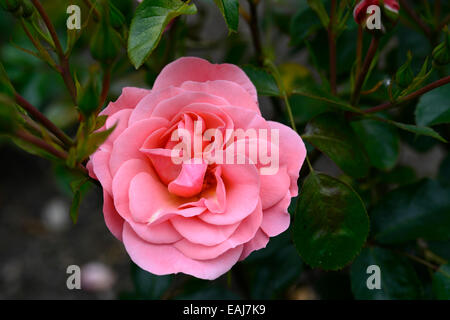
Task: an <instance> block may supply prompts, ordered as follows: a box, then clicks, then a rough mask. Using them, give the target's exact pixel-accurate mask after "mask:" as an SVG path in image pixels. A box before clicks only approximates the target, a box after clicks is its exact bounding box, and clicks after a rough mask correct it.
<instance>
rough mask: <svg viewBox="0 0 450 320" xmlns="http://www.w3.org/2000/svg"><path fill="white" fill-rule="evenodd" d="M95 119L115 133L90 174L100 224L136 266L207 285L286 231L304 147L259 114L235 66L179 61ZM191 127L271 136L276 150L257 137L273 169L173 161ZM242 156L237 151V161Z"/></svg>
mask: <svg viewBox="0 0 450 320" xmlns="http://www.w3.org/2000/svg"><path fill="white" fill-rule="evenodd" d="M102 114H105V115H108V119H107V121H106V124H105V127H106V128H110V127H112V126H113V125H115V124H117V127H116V129H115V130H114V131H113V133H112V134H111V136H110V137H109V138H108V139H107V141H106V142H105V143H104V144H103V145H102V146H101V147H100V148H99V149H98V150H97V151H96V152H95V153H94V154H93V155H92V156H91V158H90V161H89V163H88V169H89V172H90V175H91V176H92V177H93V178H95V179H98V180H99V181H100V183H101V185H102V187H103V196H104V204H103V213H104V218H105V222H106V225H107V226H108V228H109V229H110V231H111V232H112V233H113V234H114V235H115V236H116V238H118V239H119V240H121V241H123V243H124V245H125V249H126V251H127V252H128V254H129V255H130V257H131V259H132V260H133V261H134V262H135V263H136V264H137V265H139V266H140V267H141V268H142V269H144V270H147V271H149V272H151V273H153V274H156V275H166V274H171V273H178V272H182V273H186V274H190V275H193V276H195V277H198V278H202V279H215V278H217V277H219V276H221V275H222V274H224V273H226V272H227V271H228V270H229V269H230V268H231V267H232V266H233V265H234V264H235V263H236V262H237V261H239V260H243V259H245V258H246V257H247V256H248V255H249V254H250V253H251V252H252V251H254V250H258V249H261V248H264V247H265V246H266V245H267V243H268V241H269V237H273V236H276V235H278V234H280V233H281V232H283V231H285V230H286V229H287V228H288V226H289V222H290V215H289V213H288V211H287V208H288V206H289V203H290V201H291V197H295V196H297V194H298V187H297V179H298V175H299V171H300V168H301V166H302V164H303V161H304V159H305V156H306V149H305V146H304V144H303V142H302V140H301V138H300V137H299V136H298V134H297V133H295V132H294V131H293V130H292V129H290V128H289V127H287V126H285V125H282V124H280V123H277V122H272V121H266V120H265V119H264V118H263V117H262V116H261V113H260V110H259V107H258V99H257V94H256V89H255V87H254V86H253V84H252V83H251V81H250V80H249V78H248V77H247V76H246V74H245V73H244V72H243V71H242V70H241V69H240V68H238V67H237V66H234V65H231V64H219V65H218V64H211V63H209V62H208V61H206V60H203V59H199V58H194V57H185V58H181V59H178V60H176V61H175V62H172V63H171V64H169V65H167V66H166V67H165V68H164V69H163V70H162V72H161V73H160V75H159V76H158V77H157V79H156V80H155V83H154V86H153V89H152V90H145V89H139V88H131V87H128V88H124V89H123V91H122V94H121V96H120V97H119V98H118V99H117V101H115V102H111V103H110V104H109V105H108V106H107V107H106V108H105V109H104V110H103V111H102ZM194 122H196V123H200V124H201V125H202V128H203V131H202V132H204V130H206V129H211V128H212V129H215V130H217V131H218V132H220V133H224V136H225V137H227V132H228V131H227V129H228V130H236V129H242V130H247V129H255V130H259V129H263V130H269V131H270V130H274V131H276V132H278V133H279V143H276V141H275V142H274V141H272V140H271V136H270V134H269V136H268V137H266V138H262V137H259V136H258V137H257V138H256V142H258V143H260V142H261V141H262V140H261V139H266V140H264V141H263V142H264V143H263V144H262V145H264V144H266V146H267V145H270V147H271V148H272V149H271V152H275V153H277V154H280V157H279V163H278V168H277V170H276V172H274V173H272V174H261V172H262V171H261V169H262V168H263V167H264V166H265V164H262V163H261V162H260V161H259V160H257V161H246V162H245V163H239V162H237V163H233V164H218V163H207V162H206V161H205V160H200V162H198V163H194V162H192V161H191V162H189V161H185V162H183V163H180V164H176V163H174V161H173V158H172V155H173V153H172V152H173V150H174V147H175V145H176V144H177V143H176V142H174V141H172V140H171V136H172V134H173V132H174V131H175V130H177V129H184V130H186V131H187V132H188V133H190V134H191V135H192V136H194V135H195V134H196V133H195V128H194V126H193V123H194ZM103 129H104V128H103ZM237 142H239V141H236V143H237ZM241 142H242V141H241ZM253 142H255V141H253ZM246 143H249V140H246ZM202 147H203V145H202ZM222 147H223V148H226V146H225V144H223V145H222ZM227 150H228V149H227ZM247 151H248V150H247V149H246V151H245V152H244V154H242V150H240V149H239V148H236V150H235V152H236V153H239V152H241V156H243V157H244V158H245V159H248V158H250V157H251V155H250V154H249V153H248V152H247ZM195 156H198V154H195Z"/></svg>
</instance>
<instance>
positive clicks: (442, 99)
mask: <svg viewBox="0 0 450 320" xmlns="http://www.w3.org/2000/svg"><path fill="white" fill-rule="evenodd" d="M415 114H416V123H417V125H419V126H432V125H435V124H440V123H449V122H450V84H447V85H445V86H442V87H439V88H436V89H434V90H432V91H430V92H428V93H426V94H424V95H423V96H422V97H421V98H420V100H419V103H418V104H417V107H416V112H415Z"/></svg>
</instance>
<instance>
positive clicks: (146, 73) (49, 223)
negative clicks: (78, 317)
mask: <svg viewBox="0 0 450 320" xmlns="http://www.w3.org/2000/svg"><path fill="white" fill-rule="evenodd" d="M41 2H42V4H43V5H44V7H45V8H46V9H47V12H48V13H49V16H50V17H51V19H52V22H53V23H54V25H55V27H56V29H57V32H58V35H59V37H60V39H62V41H63V44H64V43H65V41H66V39H67V36H66V19H67V17H68V14H67V13H66V8H67V6H68V5H69V4H78V5H79V6H80V7H81V8H82V14H81V19H82V23H85V22H86V19H87V17H88V10H87V8H86V6H85V5H84V2H83V1H49V0H47V1H45V0H43V1H41ZM111 2H112V3H114V4H115V5H116V7H117V8H119V9H120V11H121V12H122V13H123V14H124V15H125V17H126V19H127V21H128V23H129V22H130V19H131V17H132V15H133V12H134V8H135V7H136V5H137V1H132V0H129V1H128V0H114V1H111ZM298 2H299V1H298V0H278V1H274V0H272V1H261V4H260V5H259V8H258V9H259V16H260V17H261V21H260V24H261V26H262V28H263V32H262V38H263V39H262V41H263V43H264V44H265V48H264V50H266V51H267V52H268V54H270V55H271V56H272V57H274V59H275V61H277V62H283V63H284V64H285V65H284V68H285V70H292V71H291V72H287V74H288V77H294V78H296V79H297V80H299V81H310V80H309V79H319V78H320V74H318V73H317V72H316V71H314V70H313V68H312V67H311V66H312V65H313V62H312V61H311V60H310V59H309V58H308V49H307V48H306V47H305V45H304V44H303V43H300V42H298V43H297V42H296V41H295V38H294V39H293V38H292V34H293V33H298V32H300V31H299V30H297V29H296V28H297V26H298V25H299V24H300V22H301V21H300V20H299V19H301V18H302V17H301V16H300V15H297V14H296V12H297V10H298V9H299V4H298ZM194 3H195V4H196V6H197V8H198V11H199V13H198V14H197V15H193V16H186V17H182V18H178V19H176V20H175V22H174V24H173V25H172V26H171V27H170V28H169V29H168V30H167V31H166V32H165V33H164V35H163V38H162V40H161V43H160V45H159V47H158V48H157V50H156V51H155V52H154V53H153V54H152V56H151V58H150V59H149V60H148V62H147V63H146V65H145V66H144V67H142V68H140V69H139V70H137V71H136V70H135V69H134V67H133V66H132V65H131V64H130V63H129V61H128V58H127V56H126V52H125V50H124V51H123V52H122V54H121V55H120V59H119V60H118V61H117V63H116V64H115V67H114V70H113V76H112V84H111V89H110V92H109V95H108V100H115V99H116V98H117V96H118V95H119V94H120V92H121V88H122V87H123V86H138V87H146V88H151V85H152V83H153V80H154V79H155V77H156V75H157V74H158V73H159V71H160V70H161V68H162V67H163V66H165V65H166V64H167V63H168V62H170V61H172V60H174V59H175V58H177V57H180V56H186V55H193V56H199V57H202V58H205V59H209V60H210V61H213V62H216V63H223V62H230V63H234V64H238V65H241V66H242V65H246V64H248V63H255V58H254V57H255V53H254V50H253V47H252V45H251V37H250V33H249V28H248V25H247V24H246V23H245V21H244V20H243V19H241V20H240V25H239V33H237V34H232V35H230V36H227V34H228V30H227V27H226V24H225V22H224V20H223V17H222V16H221V14H220V11H219V10H218V9H217V7H216V6H215V5H214V3H213V1H212V0H211V1H209V0H196V1H194ZM241 4H242V5H243V6H245V5H246V4H247V3H246V1H241ZM296 19H297V20H296ZM350 20H351V19H350ZM352 23H353V24H352ZM90 24H92V22H90ZM90 24H89V25H88V26H87V27H86V28H85V29H84V31H83V33H82V36H81V38H80V39H79V40H78V42H77V44H76V46H75V48H74V51H73V53H72V55H71V58H70V63H71V66H72V70H77V71H76V72H77V78H78V79H80V82H82V83H83V82H84V81H86V79H87V78H89V77H90V76H92V75H93V74H94V75H95V74H96V73H98V71H99V66H98V64H97V63H96V62H95V60H93V59H92V57H91V54H90V51H89V41H90V30H91V29H90V28H91V26H90ZM349 26H350V27H349V29H348V30H347V31H346V32H345V33H344V34H343V36H342V37H343V40H342V41H340V43H341V44H342V45H341V47H340V45H338V77H339V78H341V79H343V78H345V77H348V70H350V69H351V66H352V63H353V62H354V52H355V48H354V47H352V43H353V42H352V41H350V40H349V41H347V39H355V38H356V35H355V34H356V25H355V24H354V22H353V21H350V22H349ZM0 30H2V32H1V34H0V60H1V62H2V63H3V65H4V66H5V69H6V71H7V73H8V75H9V77H10V78H11V81H12V83H13V84H14V85H15V87H16V88H17V91H18V92H20V94H21V95H22V96H23V97H25V98H26V99H27V100H28V101H30V102H31V103H32V104H33V105H35V106H37V107H38V108H39V109H40V110H41V111H42V112H43V113H44V114H45V115H47V116H48V118H50V119H51V120H52V121H54V122H55V123H56V124H57V125H58V126H60V127H61V128H64V129H65V130H66V132H68V133H70V134H74V133H75V130H76V124H77V121H78V114H77V112H76V110H75V109H74V108H73V107H72V105H71V103H70V99H69V96H68V94H67V92H66V88H65V87H64V83H63V82H62V80H61V78H60V77H59V75H58V74H57V73H55V72H54V71H53V70H51V69H50V68H49V67H48V66H47V65H46V64H45V63H44V62H42V61H41V60H39V59H36V58H35V57H33V56H31V55H29V54H27V53H26V52H24V51H23V50H21V49H20V48H24V49H26V50H31V49H32V45H31V43H30V41H29V39H28V38H27V37H26V35H25V34H24V32H23V29H22V28H21V26H20V24H19V23H18V22H17V20H15V19H14V18H13V17H12V15H11V14H9V13H8V12H5V11H1V12H0ZM321 32H322V31H319V32H318V35H317V36H315V37H314V39H312V40H311V46H312V47H313V48H315V49H317V50H316V52H317V53H318V59H319V61H318V64H319V65H324V66H325V67H326V65H327V59H328V58H327V53H326V52H321V51H325V50H320V48H323V47H324V46H326V41H327V40H326V34H325V33H323V34H321ZM366 40H368V39H366ZM353 45H354V44H353ZM367 46H368V43H365V47H367ZM408 50H411V51H412V52H413V53H414V60H413V68H414V70H418V69H419V68H420V66H421V63H422V62H423V59H424V57H425V56H426V55H427V54H429V52H430V50H431V46H430V45H429V43H428V41H427V39H426V38H425V37H424V36H423V35H422V34H420V33H417V32H411V31H410V30H409V29H408V28H407V27H405V26H399V27H398V30H397V36H395V37H394V38H393V39H392V40H391V43H390V45H389V47H388V49H387V50H384V52H383V54H382V57H381V62H380V65H381V71H380V72H379V73H378V75H377V77H378V78H376V79H372V80H371V81H373V82H376V81H377V80H379V79H382V78H383V77H386V76H387V75H389V74H392V71H393V70H396V69H397V68H398V67H399V66H400V65H402V64H403V62H404V60H405V56H406V52H407V51H408ZM280 68H283V66H281V67H280ZM297 80H295V81H297ZM286 81H289V79H286ZM378 99H379V100H380V101H384V100H386V94H381V95H380V96H379V97H378ZM291 103H292V105H293V108H294V116H295V118H296V121H297V122H298V123H299V125H300V132H302V130H303V129H302V128H303V127H302V126H304V125H305V123H306V122H307V121H308V120H309V119H311V117H313V116H314V115H315V112H317V111H315V110H317V108H316V109H314V108H308V107H305V108H302V107H301V106H308V105H309V104H310V103H311V101H308V99H306V98H303V97H293V98H292V101H291ZM260 105H261V109H262V113H263V116H264V117H265V118H266V119H275V120H277V121H281V122H285V123H287V119H286V117H285V115H283V114H280V113H279V112H277V110H278V108H279V105H277V103H276V102H274V101H273V100H271V99H269V98H267V97H260ZM407 117H408V116H407V115H405V118H407ZM445 130H448V129H445ZM1 139H2V140H0V155H1V157H0V177H1V178H0V299H116V298H120V299H131V298H151V299H155V298H193V299H195V298H215V299H221V298H259V299H268V298H288V299H352V298H353V296H352V293H351V289H350V278H349V274H348V268H345V269H344V270H342V271H337V272H324V271H320V270H312V269H310V268H309V267H308V266H306V265H305V264H303V263H302V261H301V259H300V257H299V256H298V254H297V253H296V251H295V249H294V247H293V245H292V243H291V240H290V230H288V231H286V232H285V233H284V234H282V235H280V236H278V237H276V238H274V239H272V240H271V242H270V243H269V246H268V248H266V249H264V250H261V251H259V252H256V253H253V254H252V255H251V256H250V257H249V258H248V259H247V260H246V261H245V262H241V263H238V264H237V266H235V267H234V268H233V271H232V272H231V274H227V275H224V276H223V277H221V278H220V279H218V280H216V281H213V282H211V281H201V280H197V279H194V278H192V277H188V276H184V275H176V276H170V277H154V276H152V275H150V274H148V273H146V272H144V271H142V270H140V269H139V268H137V267H136V266H134V265H133V264H131V263H130V259H129V257H128V256H127V254H126V252H125V250H124V248H123V245H122V243H121V242H119V241H118V240H116V239H115V238H114V237H113V236H112V234H111V233H110V232H109V231H108V229H107V228H106V226H105V224H104V221H103V215H102V212H101V208H102V199H101V190H100V189H99V188H98V187H97V186H92V187H90V188H89V190H86V195H85V197H84V199H83V201H82V204H81V207H80V211H79V218H78V222H77V224H75V225H73V224H72V221H71V219H70V217H69V207H70V203H71V199H72V193H71V191H70V187H69V180H70V179H69V177H68V176H67V172H66V171H65V170H64V169H63V168H61V167H58V166H55V165H52V164H51V163H50V162H49V161H47V160H44V159H41V158H39V157H35V156H33V155H30V154H28V153H26V152H24V151H22V150H21V149H19V148H17V147H16V146H15V145H14V144H13V143H12V142H10V141H8V140H6V139H5V138H1ZM447 153H448V150H446V149H445V148H444V147H442V144H438V143H436V141H435V140H433V139H431V138H426V137H418V138H415V137H414V135H412V134H409V133H402V143H401V146H400V156H399V160H398V166H399V167H401V168H403V169H402V170H406V171H401V172H399V174H401V173H403V174H404V176H403V178H402V179H404V181H409V182H410V181H416V180H418V179H419V178H421V177H436V175H437V172H438V170H439V167H440V165H441V163H442V161H443V160H444V158H445V157H446V155H447ZM314 167H315V168H316V169H317V170H318V171H325V172H327V173H328V174H331V175H333V176H340V175H341V174H342V172H341V171H340V170H339V169H338V168H337V166H336V165H335V164H334V163H333V162H332V161H330V160H329V159H328V158H326V157H325V156H323V155H321V156H319V157H317V159H315V164H314ZM404 168H406V169H404ZM396 181H397V182H398V181H399V180H396ZM443 248H444V249H445V250H447V251H448V249H449V248H448V246H447V245H445V246H444V247H443ZM69 265H78V266H80V267H81V270H82V288H83V289H82V290H68V289H67V287H66V280H67V277H68V276H69V275H68V274H67V273H66V269H67V267H68V266H69Z"/></svg>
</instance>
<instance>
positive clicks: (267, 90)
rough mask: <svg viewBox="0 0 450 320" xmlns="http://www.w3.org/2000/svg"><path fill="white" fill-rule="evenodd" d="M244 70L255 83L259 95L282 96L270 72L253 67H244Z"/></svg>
mask: <svg viewBox="0 0 450 320" xmlns="http://www.w3.org/2000/svg"><path fill="white" fill-rule="evenodd" d="M242 69H243V70H244V72H245V73H246V74H247V76H248V77H249V78H250V80H251V81H252V82H253V84H254V86H255V87H256V90H257V91H258V94H259V95H263V96H276V97H279V96H280V95H281V93H280V90H279V89H278V86H277V82H276V81H275V78H274V77H273V76H272V75H271V74H270V73H269V72H267V71H266V70H264V69H261V68H257V67H254V66H251V65H247V66H244V67H242Z"/></svg>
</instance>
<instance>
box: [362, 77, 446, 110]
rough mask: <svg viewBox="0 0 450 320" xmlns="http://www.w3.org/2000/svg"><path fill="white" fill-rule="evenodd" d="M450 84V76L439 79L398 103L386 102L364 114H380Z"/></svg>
mask: <svg viewBox="0 0 450 320" xmlns="http://www.w3.org/2000/svg"><path fill="white" fill-rule="evenodd" d="M448 83H450V76H447V77H445V78H442V79H439V80H437V81H435V82H432V83H430V84H428V85H426V86H425V87H423V88H421V89H419V90H417V91H414V92H413V93H410V94H409V95H407V96H406V97H404V98H403V99H401V101H398V102H385V103H383V104H380V105H378V106H376V107H373V108H370V109H366V110H364V111H363V112H364V113H375V112H380V111H383V110H386V109H389V108H390V107H392V106H395V105H398V104H400V103H403V102H406V101H409V100H413V99H415V98H417V97H420V96H421V95H423V94H425V93H427V92H429V91H431V90H433V89H436V88H438V87H441V86H443V85H446V84H448Z"/></svg>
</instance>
